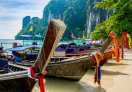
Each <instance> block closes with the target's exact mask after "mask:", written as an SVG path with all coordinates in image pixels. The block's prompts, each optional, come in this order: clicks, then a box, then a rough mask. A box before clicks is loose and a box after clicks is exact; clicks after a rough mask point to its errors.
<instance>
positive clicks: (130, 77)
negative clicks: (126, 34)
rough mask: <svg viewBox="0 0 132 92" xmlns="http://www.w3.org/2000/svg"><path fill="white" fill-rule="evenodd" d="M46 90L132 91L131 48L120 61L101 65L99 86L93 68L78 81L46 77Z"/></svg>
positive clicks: (111, 61)
mask: <svg viewBox="0 0 132 92" xmlns="http://www.w3.org/2000/svg"><path fill="white" fill-rule="evenodd" d="M38 89H39V88H38V86H37V87H36V88H35V89H34V91H33V92H39V91H38ZM46 92H132V50H127V51H125V60H121V62H120V63H117V62H116V61H115V60H109V61H108V63H107V64H105V65H104V66H103V67H102V80H101V88H99V87H98V86H97V84H94V70H89V71H88V72H87V73H86V74H85V75H84V77H83V78H82V79H81V80H80V81H79V82H72V81H67V80H60V79H54V78H53V79H46Z"/></svg>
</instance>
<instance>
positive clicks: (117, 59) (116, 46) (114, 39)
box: [109, 32, 120, 62]
mask: <svg viewBox="0 0 132 92" xmlns="http://www.w3.org/2000/svg"><path fill="white" fill-rule="evenodd" d="M109 36H110V37H111V38H112V39H113V42H114V53H115V55H116V61H117V62H119V57H120V54H119V53H120V52H119V46H118V41H117V39H116V36H115V34H114V32H110V34H109Z"/></svg>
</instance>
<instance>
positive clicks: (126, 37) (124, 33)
mask: <svg viewBox="0 0 132 92" xmlns="http://www.w3.org/2000/svg"><path fill="white" fill-rule="evenodd" d="M124 40H126V48H129V41H128V36H127V32H122V36H121V38H120V46H122V45H123V42H124Z"/></svg>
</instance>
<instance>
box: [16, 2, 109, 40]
mask: <svg viewBox="0 0 132 92" xmlns="http://www.w3.org/2000/svg"><path fill="white" fill-rule="evenodd" d="M97 1H99V0H51V1H50V2H49V4H48V5H47V6H46V7H45V8H44V11H43V18H42V19H40V18H38V17H34V18H31V19H30V20H29V21H27V22H28V23H26V22H25V24H26V26H23V28H22V30H21V31H20V32H19V33H18V34H17V36H16V39H23V37H21V36H20V35H23V34H31V35H34V34H37V35H41V34H43V33H46V29H47V25H48V20H49V19H53V18H54V19H62V20H64V22H65V23H66V25H67V30H66V32H65V34H64V36H63V40H71V39H73V38H75V37H76V38H80V37H83V34H85V36H87V33H88V32H89V33H90V32H91V31H93V30H94V27H95V25H96V23H98V22H100V21H102V20H104V19H106V18H107V16H108V14H109V13H108V12H107V11H104V10H101V9H97V8H96V7H95V4H96V2H97ZM24 19H25V17H24ZM25 20H26V19H25ZM23 25H24V23H23ZM31 26H32V28H33V30H32V32H31V31H29V29H30V28H31ZM35 39H37V38H35Z"/></svg>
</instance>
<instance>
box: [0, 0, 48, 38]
mask: <svg viewBox="0 0 132 92" xmlns="http://www.w3.org/2000/svg"><path fill="white" fill-rule="evenodd" d="M49 1H50V0H0V39H14V37H15V35H16V34H17V33H18V32H19V31H20V30H21V28H22V19H23V17H25V16H31V17H40V18H42V15H43V9H44V6H45V5H46V4H47V3H48V2H49Z"/></svg>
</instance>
